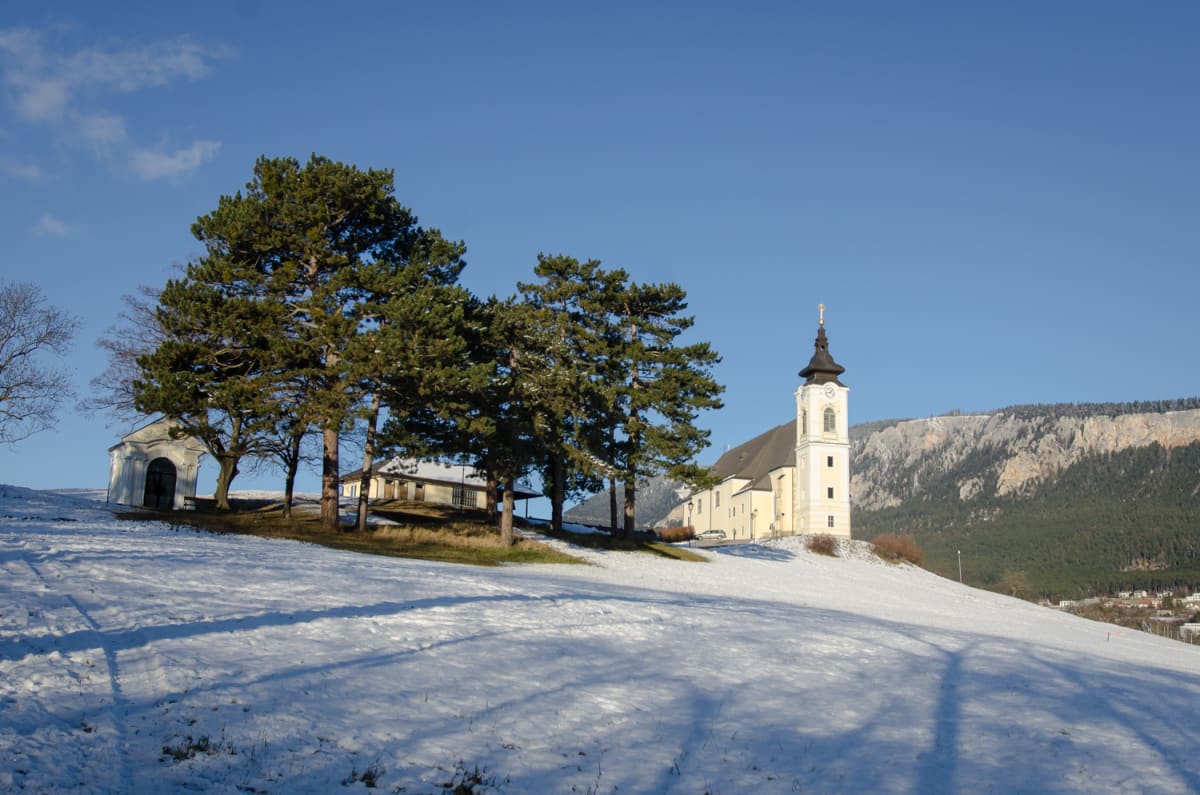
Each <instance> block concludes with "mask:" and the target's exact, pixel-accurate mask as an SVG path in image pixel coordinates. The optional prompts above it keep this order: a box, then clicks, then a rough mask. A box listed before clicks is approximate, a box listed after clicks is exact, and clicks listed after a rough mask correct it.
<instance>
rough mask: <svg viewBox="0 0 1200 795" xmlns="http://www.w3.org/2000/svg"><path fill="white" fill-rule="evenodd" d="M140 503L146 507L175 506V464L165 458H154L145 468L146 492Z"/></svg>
mask: <svg viewBox="0 0 1200 795" xmlns="http://www.w3.org/2000/svg"><path fill="white" fill-rule="evenodd" d="M142 505H145V506H146V507H147V508H168V509H169V508H174V507H175V465H174V464H172V463H171V461H170V459H167V458H156V459H154V460H153V461H151V462H150V466H149V467H147V468H146V493H145V495H144V496H143V498H142Z"/></svg>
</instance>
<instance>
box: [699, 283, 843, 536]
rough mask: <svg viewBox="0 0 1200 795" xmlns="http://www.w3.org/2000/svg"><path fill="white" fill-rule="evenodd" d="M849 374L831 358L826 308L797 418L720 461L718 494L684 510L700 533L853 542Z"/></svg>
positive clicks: (707, 494) (702, 494)
mask: <svg viewBox="0 0 1200 795" xmlns="http://www.w3.org/2000/svg"><path fill="white" fill-rule="evenodd" d="M845 371H846V370H845V368H844V367H842V366H841V365H840V364H838V363H837V362H835V361H834V359H833V357H832V356H831V355H830V353H829V340H828V338H827V337H826V334H825V307H824V306H821V307H820V319H819V322H818V326H817V338H816V342H815V345H814V350H813V356H812V359H811V360H810V361H809V363H808V366H807V367H805V368H804V369H803V370H801V371H800V377H801V378H803V379H804V382H803V383H802V384H801V385H800V388H799V389H797V390H796V418H795V419H794V420H792V421H791V422H787V423H784V424H783V425H780V426H778V427H776V428H772V429H771V430H769V431H767V432H766V433H763V434H761V435H759V436H756V437H755V438H753V439H751V440H750V441H748V442H745V443H744V444H741V445H738V446H737V447H734V448H732V449H731V450H729V451H727V452H726V453H725V454H724V455H722V456H721V457H720V458H719V459H717V463H716V464H714V465H713V467H712V470H711V471H712V473H713V475H714V476H715V477H717V478H718V479H719V482H718V483H717V485H716V486H714V487H713V488H711V489H706V490H703V491H697V492H694V493H692V494H691V495H690V496H689V497H688V501H687V502H686V503H685V505H684V516H685V521H686V522H687V523H688V524H689V525H691V526H692V527H693V528H695V531H696V532H697V533H701V532H703V531H705V530H724V531H725V534H726V537H727V538H728V539H731V540H748V539H760V538H770V537H773V536H780V535H800V534H809V533H828V534H830V535H833V536H842V537H847V538H848V537H849V536H850V423H849V414H848V404H849V395H850V390H849V389H848V388H847V387H846V385H845V384H843V383H842V382H841V380H840V376H841V374H842V373H844V372H845Z"/></svg>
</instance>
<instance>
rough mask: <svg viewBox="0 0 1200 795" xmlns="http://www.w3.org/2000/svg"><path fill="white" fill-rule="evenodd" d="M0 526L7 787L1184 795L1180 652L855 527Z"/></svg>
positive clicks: (2, 781) (1193, 656)
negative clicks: (543, 543)
mask: <svg viewBox="0 0 1200 795" xmlns="http://www.w3.org/2000/svg"><path fill="white" fill-rule="evenodd" d="M0 517H3V518H0V551H2V553H3V554H2V556H0V565H2V566H3V569H4V577H3V578H2V579H0V605H2V608H0V699H2V701H0V703H3V704H4V720H3V721H0V749H3V751H2V752H3V762H4V764H3V765H0V789H5V790H8V791H17V790H25V791H30V792H45V791H64V790H70V791H73V792H82V793H117V792H121V793H124V792H146V791H153V792H157V793H166V794H167V795H170V794H171V793H185V792H192V791H196V790H203V791H207V792H215V793H230V794H231V795H232V794H233V793H246V792H256V793H262V792H271V793H326V792H355V791H363V792H365V791H368V788H372V787H373V788H375V791H380V792H405V793H438V792H445V791H449V790H451V789H453V787H454V786H459V785H462V786H464V787H465V786H468V785H469V787H470V788H469V789H459V790H455V791H459V792H469V791H474V792H503V793H508V794H509V795H518V794H519V793H544V792H581V793H582V792H591V793H651V792H653V793H700V792H710V793H740V792H755V793H792V792H822V793H831V792H832V793H837V792H877V793H911V792H922V793H951V792H989V791H990V792H1030V793H1032V792H1037V793H1068V792H1072V793H1074V792H1079V793H1085V792H1086V793H1123V792H1130V791H1138V792H1145V793H1187V792H1194V791H1196V790H1197V789H1200V762H1198V761H1197V757H1196V754H1195V749H1194V739H1195V737H1197V736H1200V716H1198V715H1197V714H1196V713H1195V711H1193V710H1187V709H1180V708H1179V707H1178V705H1180V704H1188V703H1193V702H1195V701H1196V700H1197V699H1198V698H1200V653H1198V651H1197V649H1196V648H1195V647H1191V646H1187V645H1184V644H1181V643H1178V642H1174V641H1169V640H1165V639H1162V638H1156V637H1153V636H1150V635H1145V634H1142V633H1139V632H1135V631H1127V630H1124V631H1123V630H1117V629H1116V628H1114V627H1112V626H1110V625H1106V624H1100V623H1096V622H1092V621H1088V620H1085V619H1081V618H1078V617H1075V616H1070V615H1066V614H1063V613H1059V612H1057V611H1054V610H1050V609H1047V608H1041V607H1037V606H1035V605H1032V604H1029V603H1026V602H1022V601H1020V600H1016V599H1012V598H1009V597H1005V596H1001V595H999V594H994V593H989V592H986V591H980V590H975V589H972V588H969V587H964V586H962V585H959V584H958V583H957V582H955V581H951V580H947V579H944V578H941V577H938V576H936V575H934V574H931V573H929V572H926V571H922V570H919V569H915V568H912V567H908V566H900V565H893V564H886V563H883V562H881V561H880V560H879V559H877V558H875V557H873V556H872V555H870V554H869V553H867V552H865V550H863V548H862V547H861V545H849V546H846V547H843V548H842V550H841V553H840V554H841V556H840V557H836V558H830V557H824V556H820V555H815V554H812V553H810V552H808V551H807V550H806V549H805V548H804V546H803V545H802V544H799V543H798V542H797V541H796V540H791V541H789V542H786V543H781V544H777V545H773V546H771V545H743V546H738V547H729V548H724V549H721V550H719V551H715V550H701V552H702V554H704V555H705V556H706V557H708V559H709V561H708V562H707V563H681V562H678V561H669V560H665V559H662V558H657V557H652V556H646V555H635V554H630V553H618V552H599V551H595V550H573V552H574V553H575V554H579V555H582V556H585V557H587V558H588V560H589V562H590V563H591V564H592V565H589V566H578V565H576V566H567V565H545V566H508V567H502V568H480V567H468V566H462V565H454V564H446V563H435V562H429V561H417V560H406V559H397V558H386V557H377V556H362V555H356V554H352V553H348V552H343V551H338V550H331V549H327V548H323V547H316V546H311V545H308V544H303V543H298V542H294V541H284V540H274V541H273V540H267V539H262V538H256V537H251V536H242V535H210V534H207V533H197V532H194V531H192V530H189V529H185V528H182V527H172V526H170V525H167V524H155V523H128V522H123V521H120V520H118V519H116V518H115V517H114V515H113V514H112V513H111V512H110V511H109V510H107V508H106V506H104V505H103V504H102V503H95V502H89V501H85V500H80V499H77V498H69V497H63V496H59V495H54V494H49V493H45V492H31V491H28V490H25V489H18V488H14V487H2V486H0ZM554 543H558V542H554Z"/></svg>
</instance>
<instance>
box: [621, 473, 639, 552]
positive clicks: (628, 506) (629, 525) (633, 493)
mask: <svg viewBox="0 0 1200 795" xmlns="http://www.w3.org/2000/svg"><path fill="white" fill-rule="evenodd" d="M636 500H637V486H635V485H634V483H633V479H632V478H630V479H629V480H628V481H627V482H626V483H625V527H624V528H623V529H622V531H621V535H623V536H624V537H625V538H630V537H632V536H633V533H634V530H635V523H634V512H635V511H636V507H637V506H636V505H635V502H636Z"/></svg>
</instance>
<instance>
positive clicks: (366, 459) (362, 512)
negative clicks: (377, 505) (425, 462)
mask: <svg viewBox="0 0 1200 795" xmlns="http://www.w3.org/2000/svg"><path fill="white" fill-rule="evenodd" d="M378 425H379V395H372V396H371V414H370V416H368V417H367V440H366V444H364V445H363V465H362V477H361V478H359V483H358V520H357V522H355V525H354V528H355V529H356V530H357V531H358V532H360V533H365V532H367V507H368V502H369V501H370V496H371V467H373V466H374V465H375V429H376V426H378Z"/></svg>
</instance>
